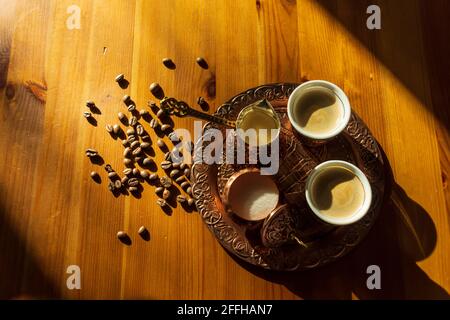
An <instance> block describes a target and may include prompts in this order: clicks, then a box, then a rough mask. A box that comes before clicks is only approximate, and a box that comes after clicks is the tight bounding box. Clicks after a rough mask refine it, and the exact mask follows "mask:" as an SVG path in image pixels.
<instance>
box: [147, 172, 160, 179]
mask: <svg viewBox="0 0 450 320" xmlns="http://www.w3.org/2000/svg"><path fill="white" fill-rule="evenodd" d="M148 179H149V180H151V181H154V180H156V179H158V175H157V174H156V173H152V174H151V175H150V176H149V177H148Z"/></svg>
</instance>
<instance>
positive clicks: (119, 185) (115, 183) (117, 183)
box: [114, 180, 122, 189]
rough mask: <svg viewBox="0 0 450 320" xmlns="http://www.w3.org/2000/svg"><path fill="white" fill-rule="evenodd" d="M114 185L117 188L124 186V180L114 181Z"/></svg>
mask: <svg viewBox="0 0 450 320" xmlns="http://www.w3.org/2000/svg"><path fill="white" fill-rule="evenodd" d="M114 187H116V189H120V188H122V182H120V180H116V181H114Z"/></svg>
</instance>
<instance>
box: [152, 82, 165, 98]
mask: <svg viewBox="0 0 450 320" xmlns="http://www.w3.org/2000/svg"><path fill="white" fill-rule="evenodd" d="M149 89H150V92H151V93H152V94H153V95H154V96H155V98H157V99H162V98H164V90H163V89H162V88H161V86H160V85H159V84H158V83H156V82H153V83H152V84H151V85H150V87H149Z"/></svg>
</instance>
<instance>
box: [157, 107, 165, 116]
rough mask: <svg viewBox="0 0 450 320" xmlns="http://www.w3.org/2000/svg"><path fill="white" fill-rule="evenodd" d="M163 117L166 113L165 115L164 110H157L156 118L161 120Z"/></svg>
mask: <svg viewBox="0 0 450 320" xmlns="http://www.w3.org/2000/svg"><path fill="white" fill-rule="evenodd" d="M165 115H166V113H165V112H164V110H162V109H160V110H158V112H157V113H156V116H157V117H158V118H162V117H164V116H165Z"/></svg>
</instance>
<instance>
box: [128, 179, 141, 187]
mask: <svg viewBox="0 0 450 320" xmlns="http://www.w3.org/2000/svg"><path fill="white" fill-rule="evenodd" d="M138 185H139V180H138V179H137V178H130V179H129V180H128V186H130V187H137V186H138Z"/></svg>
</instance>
